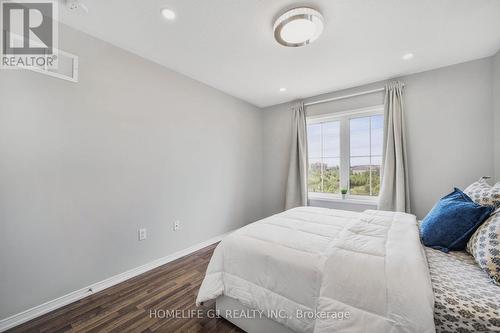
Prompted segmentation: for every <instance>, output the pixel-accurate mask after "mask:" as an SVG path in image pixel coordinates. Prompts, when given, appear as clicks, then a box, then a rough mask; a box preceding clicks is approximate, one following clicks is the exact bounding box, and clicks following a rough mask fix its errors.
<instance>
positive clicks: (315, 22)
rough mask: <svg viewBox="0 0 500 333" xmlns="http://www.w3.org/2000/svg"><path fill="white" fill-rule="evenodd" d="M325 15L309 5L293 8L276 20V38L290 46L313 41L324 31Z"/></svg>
mask: <svg viewBox="0 0 500 333" xmlns="http://www.w3.org/2000/svg"><path fill="white" fill-rule="evenodd" d="M323 25H324V23H323V16H322V15H321V13H320V12H318V11H317V10H314V9H312V8H307V7H299V8H294V9H291V10H289V11H287V12H285V13H284V14H282V15H281V16H280V17H278V19H277V20H276V21H275V22H274V27H273V30H274V38H275V39H276V41H277V42H278V43H280V44H281V45H284V46H288V47H299V46H304V45H307V44H310V43H312V42H313V41H315V40H316V39H318V37H319V36H320V35H321V33H322V32H323Z"/></svg>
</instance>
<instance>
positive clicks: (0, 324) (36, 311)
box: [0, 233, 229, 332]
mask: <svg viewBox="0 0 500 333" xmlns="http://www.w3.org/2000/svg"><path fill="white" fill-rule="evenodd" d="M227 234H229V233H225V234H223V235H219V236H216V237H213V238H211V239H209V240H206V241H204V242H202V243H199V244H196V245H193V246H191V247H188V248H187V249H184V250H180V251H177V252H175V253H172V254H170V255H168V256H166V257H163V258H160V259H156V260H154V261H151V262H149V263H147V264H145V265H142V266H139V267H136V268H133V269H131V270H128V271H126V272H123V273H121V274H118V275H115V276H112V277H110V278H107V279H105V280H102V281H99V282H96V283H94V284H92V285H90V286H88V287H85V288H81V289H78V290H75V291H73V292H71V293H69V294H66V295H64V296H61V297H59V298H56V299H53V300H51V301H48V302H46V303H43V304H40V305H37V306H35V307H33V308H31V309H28V310H26V311H23V312H20V313H18V314H15V315H13V316H10V317H8V318H5V319H2V320H0V332H3V331H6V330H8V329H9V328H12V327H15V326H17V325H21V324H23V323H25V322H27V321H30V320H32V319H34V318H36V317H39V316H41V315H44V314H46V313H49V312H50V311H53V310H55V309H58V308H60V307H63V306H65V305H68V304H70V303H73V302H75V301H78V300H80V299H82V298H84V297H87V296H89V295H92V294H94V293H97V292H99V291H101V290H104V289H106V288H109V287H112V286H114V285H116V284H118V283H120V282H123V281H125V280H128V279H130V278H133V277H134V276H137V275H140V274H142V273H145V272H147V271H150V270H152V269H154V268H156V267H159V266H161V265H164V264H166V263H169V262H171V261H174V260H176V259H179V258H181V257H184V256H186V255H188V254H191V253H193V252H196V251H198V250H200V249H202V248H204V247H207V246H209V245H211V244H214V243H217V242H219V241H220V240H222V238H224V237H225V236H226V235H227Z"/></svg>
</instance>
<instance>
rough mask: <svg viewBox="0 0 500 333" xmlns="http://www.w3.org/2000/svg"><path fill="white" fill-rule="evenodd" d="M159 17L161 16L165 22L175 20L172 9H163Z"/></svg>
mask: <svg viewBox="0 0 500 333" xmlns="http://www.w3.org/2000/svg"><path fill="white" fill-rule="evenodd" d="M161 15H163V17H164V18H166V19H167V20H173V19H175V12H174V11H173V10H172V9H168V8H163V9H162V10H161Z"/></svg>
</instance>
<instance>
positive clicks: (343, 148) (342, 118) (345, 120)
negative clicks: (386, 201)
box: [306, 105, 385, 204]
mask: <svg viewBox="0 0 500 333" xmlns="http://www.w3.org/2000/svg"><path fill="white" fill-rule="evenodd" d="M376 115H382V116H383V115H384V105H376V106H371V107H366V108H360V109H353V110H347V111H339V112H333V113H327V114H320V115H312V116H307V117H306V126H308V125H312V124H319V123H326V122H332V121H339V122H340V138H339V139H340V165H339V166H340V188H347V189H350V181H349V172H350V164H351V162H350V159H351V150H350V147H351V146H350V140H351V131H350V120H351V119H354V118H362V117H370V116H376ZM384 122H385V120H384ZM307 159H308V161H307V164H308V165H309V156H308V157H307ZM308 197H309V199H312V200H328V201H337V200H341V201H349V202H352V203H360V204H362V203H369V204H375V203H376V202H377V201H378V198H379V196H369V195H351V194H350V193H348V194H347V196H346V199H342V195H341V194H334V193H322V192H308Z"/></svg>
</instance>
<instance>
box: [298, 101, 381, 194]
mask: <svg viewBox="0 0 500 333" xmlns="http://www.w3.org/2000/svg"><path fill="white" fill-rule="evenodd" d="M383 128H384V116H383V109H382V108H381V107H376V108H371V109H369V110H367V109H364V110H360V111H353V112H349V113H342V114H337V115H336V114H333V115H327V116H321V117H310V118H308V120H307V140H308V154H309V174H308V191H309V193H310V196H311V197H327V198H335V197H338V196H340V190H341V188H346V189H347V190H348V193H349V195H350V197H353V198H361V199H362V198H366V199H369V198H372V199H374V198H376V197H378V195H379V192H380V167H381V163H382V145H383Z"/></svg>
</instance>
